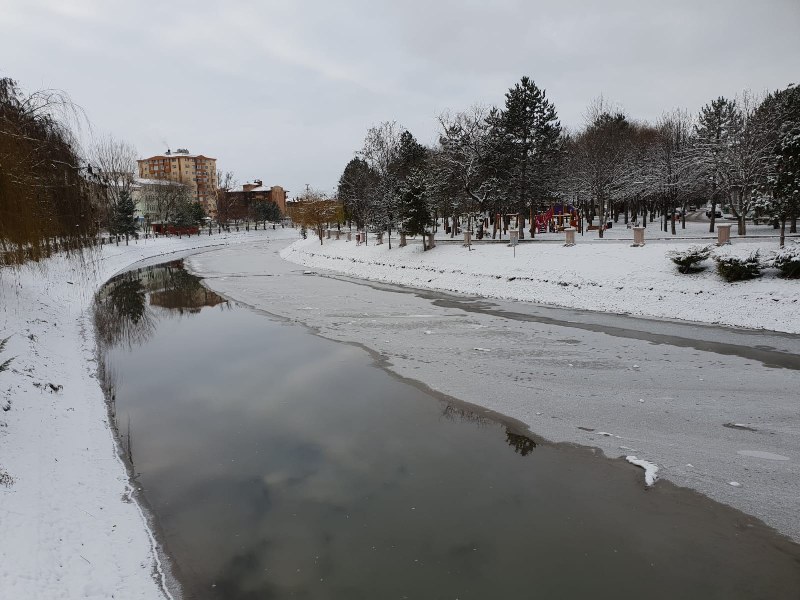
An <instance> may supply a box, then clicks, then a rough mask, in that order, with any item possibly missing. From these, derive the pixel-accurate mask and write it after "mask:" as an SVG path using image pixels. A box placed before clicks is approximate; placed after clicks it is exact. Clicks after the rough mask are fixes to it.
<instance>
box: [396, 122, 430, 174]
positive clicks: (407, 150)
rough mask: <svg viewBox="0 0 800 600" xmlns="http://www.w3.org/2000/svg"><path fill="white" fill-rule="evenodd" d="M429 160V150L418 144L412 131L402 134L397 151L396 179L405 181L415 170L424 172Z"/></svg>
mask: <svg viewBox="0 0 800 600" xmlns="http://www.w3.org/2000/svg"><path fill="white" fill-rule="evenodd" d="M427 159H428V149H427V148H425V146H423V145H422V144H420V143H419V142H417V140H416V138H414V136H413V135H412V134H411V132H410V131H408V130H405V131H403V133H401V134H400V146H399V148H398V151H397V159H396V161H395V164H394V165H393V167H394V172H395V177H396V178H397V179H398V180H399V181H400V186H402V185H403V183H402V182H403V181H404V180H405V179H406V178H407V177H408V176H409V175H410V174H411V172H412V171H413V170H414V169H417V170H423V169H424V168H425V163H426V161H427Z"/></svg>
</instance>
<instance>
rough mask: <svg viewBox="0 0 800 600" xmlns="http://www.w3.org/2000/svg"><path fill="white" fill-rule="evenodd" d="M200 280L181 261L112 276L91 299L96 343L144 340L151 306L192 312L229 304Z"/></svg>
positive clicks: (152, 320) (151, 321)
mask: <svg viewBox="0 0 800 600" xmlns="http://www.w3.org/2000/svg"><path fill="white" fill-rule="evenodd" d="M200 281H201V279H200V278H199V277H196V276H194V275H192V274H191V273H188V272H187V271H186V270H185V269H184V268H183V261H182V260H177V261H173V262H169V263H165V264H162V265H158V266H153V267H146V268H143V269H139V270H138V271H129V272H127V273H122V274H121V275H118V276H116V277H114V278H113V279H111V280H110V281H109V282H108V283H107V284H106V285H105V286H103V288H102V289H101V290H100V291H99V292H98V293H97V296H96V298H95V303H94V321H95V327H96V329H97V333H98V340H99V342H100V343H101V344H102V345H103V346H106V347H111V346H116V345H120V344H122V345H125V346H127V347H132V346H133V345H140V344H143V343H145V342H146V341H147V340H148V339H149V338H150V336H151V335H152V334H153V332H154V330H155V328H156V324H157V321H158V316H157V315H156V313H155V312H154V311H153V310H152V309H151V308H150V307H151V306H155V307H160V308H164V309H167V310H172V311H177V312H178V313H179V314H184V313H188V314H196V313H198V312H200V309H201V308H203V307H206V306H218V305H223V306H225V307H228V306H229V305H228V303H227V301H226V300H225V299H224V298H223V297H222V296H220V295H219V294H216V293H214V292H212V291H211V290H209V289H207V288H205V287H203V285H202V284H201V283H200Z"/></svg>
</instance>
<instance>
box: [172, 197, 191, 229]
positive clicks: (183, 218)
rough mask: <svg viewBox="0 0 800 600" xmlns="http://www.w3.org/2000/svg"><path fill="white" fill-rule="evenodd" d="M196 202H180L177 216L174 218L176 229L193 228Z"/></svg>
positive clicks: (173, 222) (176, 208)
mask: <svg viewBox="0 0 800 600" xmlns="http://www.w3.org/2000/svg"><path fill="white" fill-rule="evenodd" d="M194 204H195V203H194V202H191V201H188V202H179V203H178V204H177V205H176V207H175V214H174V215H173V218H172V224H173V225H175V227H181V228H183V227H191V226H192V225H194V224H195V216H196V215H195V210H194V207H193V205H194Z"/></svg>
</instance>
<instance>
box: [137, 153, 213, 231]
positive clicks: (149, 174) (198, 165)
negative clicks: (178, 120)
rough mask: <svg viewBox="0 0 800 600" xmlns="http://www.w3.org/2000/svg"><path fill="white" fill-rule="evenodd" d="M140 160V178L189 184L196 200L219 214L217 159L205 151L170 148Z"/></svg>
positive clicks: (211, 211)
mask: <svg viewBox="0 0 800 600" xmlns="http://www.w3.org/2000/svg"><path fill="white" fill-rule="evenodd" d="M137 162H138V163H139V177H141V178H142V179H168V180H169V181H175V182H178V183H182V184H184V185H186V186H188V187H189V189H190V190H191V192H192V194H193V195H194V197H195V200H196V201H197V202H199V203H200V204H201V205H202V206H203V208H204V209H205V211H206V213H207V214H209V215H212V216H213V215H214V214H216V211H217V204H216V192H217V159H216V158H211V157H210V156H204V155H202V154H189V151H188V150H185V149H179V150H176V151H175V152H171V151H169V150H167V151H166V152H165V153H164V154H158V155H156V156H151V157H150V158H143V159H142V160H139V161H137Z"/></svg>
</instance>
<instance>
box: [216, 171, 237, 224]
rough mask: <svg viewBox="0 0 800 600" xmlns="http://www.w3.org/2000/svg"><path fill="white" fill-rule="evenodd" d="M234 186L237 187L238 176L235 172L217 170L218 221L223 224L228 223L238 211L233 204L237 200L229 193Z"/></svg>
mask: <svg viewBox="0 0 800 600" xmlns="http://www.w3.org/2000/svg"><path fill="white" fill-rule="evenodd" d="M234 187H236V178H235V177H234V175H233V173H232V172H231V171H222V170H217V190H216V203H217V223H219V224H220V225H223V226H225V225H227V224H228V221H230V219H231V218H232V217H233V215H234V214H235V213H236V210H235V209H236V207H235V206H233V204H234V203H235V202H236V201H235V200H234V199H233V196H232V195H231V194H229V193H228V192H230V191H231V190H232V189H233V188H234Z"/></svg>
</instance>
